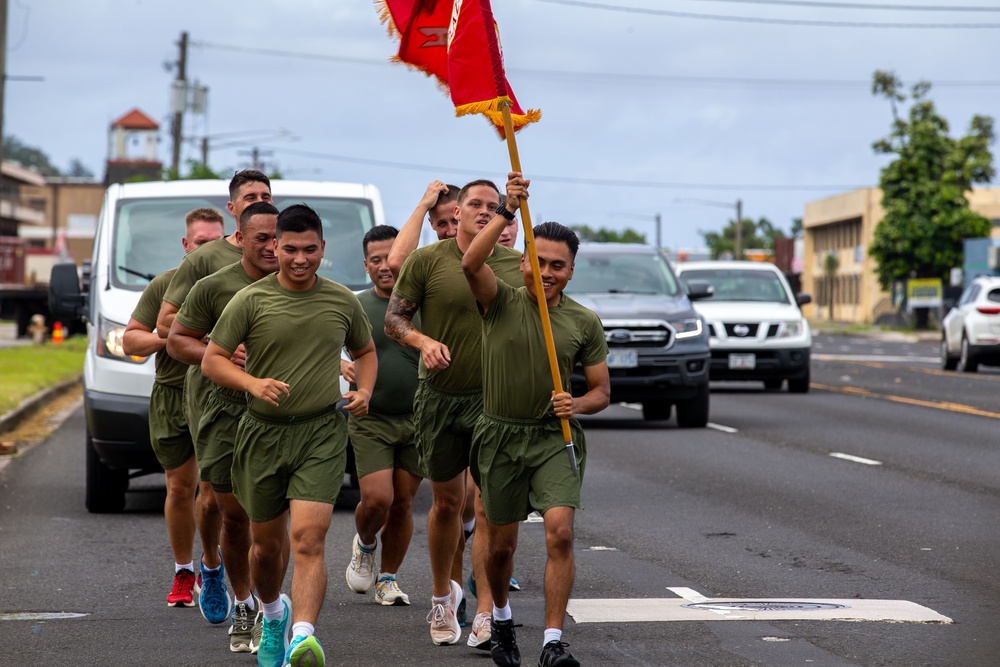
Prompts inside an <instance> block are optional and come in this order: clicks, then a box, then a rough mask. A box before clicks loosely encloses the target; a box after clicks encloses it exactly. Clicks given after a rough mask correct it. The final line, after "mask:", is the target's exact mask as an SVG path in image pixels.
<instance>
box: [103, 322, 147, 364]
mask: <svg viewBox="0 0 1000 667" xmlns="http://www.w3.org/2000/svg"><path fill="white" fill-rule="evenodd" d="M97 322H98V325H97V356H99V357H104V358H105V359H117V360H118V361H127V362H129V363H133V364H141V363H142V362H144V361H146V357H137V356H133V355H128V354H125V351H124V350H123V349H122V337H123V336H124V335H125V325H124V324H118V322H112V321H111V320H108V319H105V318H103V317H98V318H97Z"/></svg>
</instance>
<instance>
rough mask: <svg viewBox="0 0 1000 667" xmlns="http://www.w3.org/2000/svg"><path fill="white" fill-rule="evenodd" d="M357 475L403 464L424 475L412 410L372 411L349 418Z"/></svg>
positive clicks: (416, 473)
mask: <svg viewBox="0 0 1000 667" xmlns="http://www.w3.org/2000/svg"><path fill="white" fill-rule="evenodd" d="M347 433H348V435H350V436H351V447H353V448H354V461H355V463H356V465H357V469H358V477H364V476H365V475H367V474H369V473H373V472H378V471H379V470H391V469H393V468H400V469H402V470H405V471H406V472H408V473H410V474H413V475H416V476H417V477H423V476H424V472H423V468H421V467H420V455H419V454H418V453H417V447H416V444H414V437H413V436H414V430H413V414H412V413H406V414H402V415H383V414H379V413H377V412H369V413H368V414H367V415H365V416H364V417H351V418H350V419H348V420H347Z"/></svg>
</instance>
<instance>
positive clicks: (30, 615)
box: [0, 611, 90, 621]
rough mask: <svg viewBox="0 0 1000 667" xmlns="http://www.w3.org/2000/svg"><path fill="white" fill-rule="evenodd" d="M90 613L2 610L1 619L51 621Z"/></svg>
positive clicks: (80, 616)
mask: <svg viewBox="0 0 1000 667" xmlns="http://www.w3.org/2000/svg"><path fill="white" fill-rule="evenodd" d="M89 615H90V614H75V613H72V612H68V611H52V612H43V611H37V612H36V611H25V612H0V621H50V620H55V619H61V618H82V617H84V616H89Z"/></svg>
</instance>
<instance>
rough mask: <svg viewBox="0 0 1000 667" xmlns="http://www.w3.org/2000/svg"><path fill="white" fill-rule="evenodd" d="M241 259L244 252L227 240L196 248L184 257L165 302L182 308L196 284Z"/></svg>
mask: <svg viewBox="0 0 1000 667" xmlns="http://www.w3.org/2000/svg"><path fill="white" fill-rule="evenodd" d="M241 259H243V250H242V249H241V248H240V247H239V246H235V245H233V244H232V243H230V242H229V241H227V240H226V238H221V239H215V240H214V241H209V242H208V243H206V244H205V245H203V246H201V247H199V248H195V249H194V250H192V251H191V252H189V253H188V254H187V255H185V256H184V261H182V262H181V265H180V266H178V267H177V273H175V274H174V277H173V279H172V280H171V281H170V287H168V288H167V293H166V294H164V295H163V300H164V301H166V302H167V303H169V304H170V305H172V306H177V307H178V308H180V307H181V306H182V305H183V304H184V299H186V298H187V295H188V292H190V291H191V288H192V287H194V284H195V283H196V282H198V281H199V280H201V279H202V278H204V277H205V276H210V275H212V274H213V273H215V272H216V271H218V270H219V269H221V268H223V267H226V266H229V265H230V264H232V263H233V262H238V261H240V260H241Z"/></svg>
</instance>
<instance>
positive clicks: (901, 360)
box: [811, 354, 941, 364]
mask: <svg viewBox="0 0 1000 667" xmlns="http://www.w3.org/2000/svg"><path fill="white" fill-rule="evenodd" d="M811 358H812V359H815V360H816V361H884V362H885V363H887V364H908V363H922V364H939V363H941V358H940V357H900V356H896V357H893V356H882V355H881V354H814V355H812V357H811Z"/></svg>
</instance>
